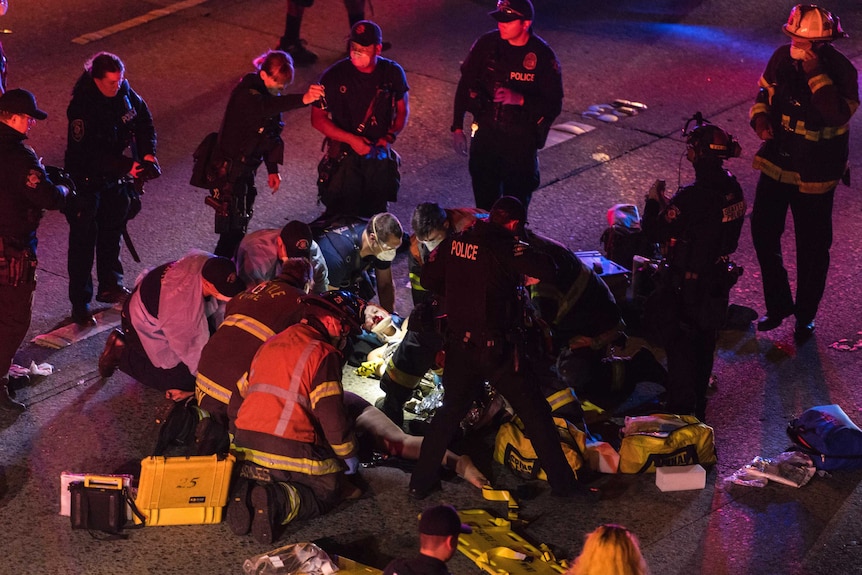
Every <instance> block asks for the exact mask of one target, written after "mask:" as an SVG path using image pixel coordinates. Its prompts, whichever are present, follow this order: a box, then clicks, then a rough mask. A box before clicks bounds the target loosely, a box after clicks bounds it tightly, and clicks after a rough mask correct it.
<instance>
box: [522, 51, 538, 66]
mask: <svg viewBox="0 0 862 575" xmlns="http://www.w3.org/2000/svg"><path fill="white" fill-rule="evenodd" d="M536 62H538V58H537V57H536V53H535V52H528V53H527V55H526V56H524V68H526V69H527V70H535V69H536Z"/></svg>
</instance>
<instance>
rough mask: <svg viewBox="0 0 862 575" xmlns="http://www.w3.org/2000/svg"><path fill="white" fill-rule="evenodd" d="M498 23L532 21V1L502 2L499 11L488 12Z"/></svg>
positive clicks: (509, 0)
mask: <svg viewBox="0 0 862 575" xmlns="http://www.w3.org/2000/svg"><path fill="white" fill-rule="evenodd" d="M488 15H489V16H491V18H493V19H494V20H496V21H497V22H512V21H514V20H532V19H533V4H532V2H530V0H500V1H499V2H497V9H496V10H494V11H493V12H488Z"/></svg>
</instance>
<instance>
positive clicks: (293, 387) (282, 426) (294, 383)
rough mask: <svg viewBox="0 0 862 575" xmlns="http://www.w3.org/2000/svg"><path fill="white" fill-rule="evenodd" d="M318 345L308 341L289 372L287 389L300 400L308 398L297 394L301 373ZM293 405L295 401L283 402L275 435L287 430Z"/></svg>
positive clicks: (300, 387) (318, 343)
mask: <svg viewBox="0 0 862 575" xmlns="http://www.w3.org/2000/svg"><path fill="white" fill-rule="evenodd" d="M319 347H320V342H316V341H310V342H308V345H307V346H305V349H304V350H302V355H300V356H299V359H297V360H296V363H295V364H294V366H293V373H291V374H290V384H289V387H288V390H290V392H292V394H293V396H294V397H297V398H298V400H301V401H302V402H307V401H308V398H306V397H305V396H300V394H299V390H300V389H302V374H303V372H304V371H305V364H306V363H308V357H309V356H310V355H311V354H312V353H314V352H315V351H317V350H318V348H319ZM285 391H287V390H285ZM300 397H301V399H300ZM304 404H305V405H306V406H307V405H308V404H307V403H304ZM294 405H295V403H294V402H292V401H286V402H285V403H284V409H282V411H281V416H280V417H279V418H278V425H276V426H275V435H277V436H278V437H283V436H284V432H285V431H286V430H287V427H288V424H289V423H290V416H291V415H293V407H294Z"/></svg>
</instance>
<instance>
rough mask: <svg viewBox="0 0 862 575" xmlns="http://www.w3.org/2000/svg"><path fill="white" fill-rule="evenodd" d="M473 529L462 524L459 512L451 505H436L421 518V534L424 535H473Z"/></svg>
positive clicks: (424, 512)
mask: <svg viewBox="0 0 862 575" xmlns="http://www.w3.org/2000/svg"><path fill="white" fill-rule="evenodd" d="M472 532H473V528H472V527H470V526H469V525H467V524H466V523H461V518H460V517H458V512H457V511H456V510H455V508H454V507H452V506H451V505H435V506H434V507H429V508H428V509H426V510H425V511H423V512H422V515H421V516H420V517H419V533H422V534H423V535H443V536H449V535H458V534H460V533H472Z"/></svg>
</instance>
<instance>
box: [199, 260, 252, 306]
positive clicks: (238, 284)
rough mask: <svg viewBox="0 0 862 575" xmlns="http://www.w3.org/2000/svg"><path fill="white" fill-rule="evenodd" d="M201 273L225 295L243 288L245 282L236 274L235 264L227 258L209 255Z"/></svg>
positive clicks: (231, 295)
mask: <svg viewBox="0 0 862 575" xmlns="http://www.w3.org/2000/svg"><path fill="white" fill-rule="evenodd" d="M201 275H202V276H203V278H204V279H205V280H207V281H208V282H210V283H211V284H213V287H215V289H216V291H218V292H219V293H220V294H222V295H223V296H226V297H233V296H235V295H236V294H238V293H240V292H241V291H243V290H244V289H245V282H243V281H242V280H241V279H239V278H238V277H237V275H236V266H234V263H233V262H232V261H230V260H229V259H227V258H223V257H219V256H213V257H211V258H210V259H208V260H207V261H206V262H204V265H203V268H201Z"/></svg>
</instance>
